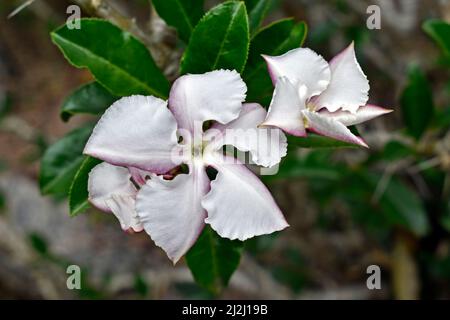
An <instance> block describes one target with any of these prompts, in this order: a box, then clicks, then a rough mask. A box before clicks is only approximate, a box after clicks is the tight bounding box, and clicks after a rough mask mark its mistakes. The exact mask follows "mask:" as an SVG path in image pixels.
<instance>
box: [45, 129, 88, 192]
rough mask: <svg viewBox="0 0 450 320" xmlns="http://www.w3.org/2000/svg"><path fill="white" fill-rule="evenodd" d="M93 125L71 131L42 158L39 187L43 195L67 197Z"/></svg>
mask: <svg viewBox="0 0 450 320" xmlns="http://www.w3.org/2000/svg"><path fill="white" fill-rule="evenodd" d="M92 128H93V125H92V124H89V125H87V126H84V127H81V128H78V129H76V130H74V131H71V132H70V133H69V134H67V135H66V136H64V137H63V138H62V139H60V140H59V141H57V142H56V143H55V144H53V145H51V146H50V147H49V148H48V149H47V150H46V151H45V154H44V155H43V156H42V160H41V170H40V175H39V186H40V188H41V192H42V193H43V194H57V195H67V194H68V192H69V189H70V185H71V184H72V180H73V178H74V177H75V174H76V173H77V171H78V168H79V167H80V165H81V162H82V161H83V155H82V152H83V149H84V146H85V144H86V142H87V140H88V138H89V136H90V135H91V132H92Z"/></svg>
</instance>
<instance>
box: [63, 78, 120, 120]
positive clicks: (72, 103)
mask: <svg viewBox="0 0 450 320" xmlns="http://www.w3.org/2000/svg"><path fill="white" fill-rule="evenodd" d="M117 99H119V97H117V96H114V95H112V94H111V93H110V92H109V91H108V90H106V89H105V88H104V87H102V86H101V85H100V84H99V83H98V82H91V83H88V84H85V85H83V86H81V87H80V88H78V89H77V90H75V91H74V92H73V93H72V94H71V95H69V96H68V97H67V98H66V100H65V101H64V103H63V105H62V107H61V113H60V114H61V119H63V121H68V120H69V119H70V118H71V117H72V116H73V115H75V114H77V113H88V114H94V115H100V114H102V113H103V111H105V110H106V109H107V108H108V107H109V106H111V104H112V103H113V102H114V101H116V100H117Z"/></svg>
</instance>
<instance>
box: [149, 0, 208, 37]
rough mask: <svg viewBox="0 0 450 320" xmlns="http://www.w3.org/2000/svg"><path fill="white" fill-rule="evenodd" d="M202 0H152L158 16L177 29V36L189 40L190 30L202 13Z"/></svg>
mask: <svg viewBox="0 0 450 320" xmlns="http://www.w3.org/2000/svg"><path fill="white" fill-rule="evenodd" d="M203 2H204V0H153V1H152V3H153V6H154V7H155V9H156V12H158V14H159V16H160V17H161V18H163V19H164V21H165V22H166V23H167V24H168V25H169V26H172V27H174V28H175V29H177V31H178V35H179V37H180V38H181V39H182V40H183V41H184V42H186V43H188V42H189V38H190V36H191V33H192V30H194V27H195V25H196V24H197V22H198V21H199V20H200V18H201V17H202V15H203Z"/></svg>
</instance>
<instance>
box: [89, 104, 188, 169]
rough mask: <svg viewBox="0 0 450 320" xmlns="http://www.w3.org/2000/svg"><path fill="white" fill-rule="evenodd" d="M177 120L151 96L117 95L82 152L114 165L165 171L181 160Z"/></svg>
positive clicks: (165, 105) (165, 106)
mask: <svg viewBox="0 0 450 320" xmlns="http://www.w3.org/2000/svg"><path fill="white" fill-rule="evenodd" d="M176 129H177V123H176V121H175V118H174V116H173V115H172V113H171V112H170V110H169V109H168V108H167V103H166V102H165V101H163V100H161V99H158V98H155V97H152V96H148V97H146V96H130V97H125V98H121V99H120V100H118V101H116V102H114V103H113V105H112V106H111V107H109V108H108V109H107V110H106V112H105V113H104V114H103V116H102V117H101V118H100V120H99V121H98V123H97V125H96V126H95V128H94V131H93V132H92V135H91V137H90V138H89V140H88V142H87V144H86V147H85V149H84V154H88V155H90V156H92V157H95V158H99V159H102V160H104V161H106V162H109V163H111V164H114V165H120V166H128V167H137V168H140V169H143V170H147V171H151V172H155V173H165V172H167V171H168V170H170V169H172V168H173V167H175V166H177V165H179V164H180V163H181V159H179V157H178V156H177V155H178V153H179V152H180V147H179V145H178V139H177V135H176Z"/></svg>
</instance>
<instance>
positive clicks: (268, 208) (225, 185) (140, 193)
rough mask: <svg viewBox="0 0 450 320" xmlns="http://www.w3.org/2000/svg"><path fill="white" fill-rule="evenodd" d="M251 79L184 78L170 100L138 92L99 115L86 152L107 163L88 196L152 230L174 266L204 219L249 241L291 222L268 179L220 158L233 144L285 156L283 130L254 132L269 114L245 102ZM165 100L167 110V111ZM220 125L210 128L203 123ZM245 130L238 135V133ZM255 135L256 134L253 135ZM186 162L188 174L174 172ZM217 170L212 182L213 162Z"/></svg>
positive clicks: (269, 160)
mask: <svg viewBox="0 0 450 320" xmlns="http://www.w3.org/2000/svg"><path fill="white" fill-rule="evenodd" d="M246 90H247V88H246V85H245V83H244V82H243V81H242V79H241V77H240V75H239V74H238V73H237V72H236V71H229V70H217V71H212V72H208V73H205V74H201V75H185V76H182V77H180V78H179V79H178V80H176V81H175V83H174V84H173V86H172V89H171V92H170V96H169V100H168V102H166V101H163V100H161V99H158V98H155V97H152V96H147V97H146V96H131V97H125V98H122V99H120V100H118V101H117V102H115V103H114V104H113V105H112V106H111V107H110V108H109V109H108V110H107V111H106V112H105V113H104V114H103V116H102V117H101V119H100V121H99V122H98V124H97V125H96V127H95V128H94V130H93V133H92V135H91V137H90V139H89V141H88V142H87V144H86V147H85V150H84V153H85V154H87V155H90V156H93V157H96V158H98V159H101V160H103V161H105V162H106V163H103V164H100V165H98V166H97V167H95V168H94V169H93V170H92V172H91V174H90V177H89V197H90V200H91V202H92V203H93V204H94V205H96V206H97V207H99V208H100V209H103V210H107V211H112V212H113V213H114V214H115V215H116V216H117V217H118V219H119V220H120V222H121V225H122V227H123V228H124V229H132V230H134V231H139V230H141V229H142V228H143V229H145V231H146V232H147V233H148V234H149V235H150V237H151V238H152V239H153V240H154V242H155V244H156V245H158V246H160V247H161V248H162V249H163V250H164V251H165V252H166V253H167V255H168V257H169V258H170V259H171V260H172V261H173V262H174V263H175V262H176V261H178V260H179V259H180V258H181V257H182V256H183V255H184V254H185V253H186V252H187V251H188V250H189V248H190V247H191V246H192V245H193V244H194V243H195V241H196V239H197V237H198V236H199V234H200V232H201V231H202V229H203V227H204V225H205V223H208V224H210V225H211V227H212V228H213V229H214V230H215V231H216V232H217V233H218V234H219V235H220V236H222V237H226V238H229V239H239V240H245V239H248V238H251V237H253V236H257V235H262V234H268V233H272V232H274V231H278V230H282V229H284V228H286V227H287V226H288V224H287V223H286V221H285V219H284V217H283V215H282V213H281V211H280V209H279V208H278V206H277V205H276V203H275V201H274V199H273V198H272V196H271V194H270V192H269V191H268V189H267V188H266V187H265V186H264V184H263V183H262V182H261V181H260V180H259V179H258V178H257V177H256V176H255V175H254V174H253V173H252V172H251V171H250V170H249V169H247V167H246V166H245V165H244V164H242V163H240V162H239V161H238V160H237V159H234V157H232V156H229V155H224V154H223V148H222V147H223V146H224V145H230V144H234V145H235V146H236V148H238V149H240V150H242V151H248V152H249V153H250V154H251V158H252V160H253V162H254V163H256V164H259V165H263V166H273V165H275V164H277V163H278V162H280V160H281V157H283V156H284V155H285V154H286V149H287V143H286V137H285V136H284V134H283V133H282V132H281V131H280V130H278V129H271V131H270V132H272V133H276V134H270V135H262V136H264V137H266V138H267V139H266V141H265V143H263V144H262V145H261V143H260V141H259V139H257V137H258V134H256V135H255V133H261V132H263V133H267V130H266V129H263V128H257V126H258V124H260V123H261V122H262V121H263V120H264V118H265V117H266V111H265V110H264V109H263V108H262V107H261V106H260V105H258V104H242V102H243V101H244V99H245V93H246ZM167 106H168V107H167ZM206 121H208V123H210V122H211V121H212V122H213V124H212V125H211V127H210V128H209V129H207V130H204V129H203V125H204V123H205V122H206ZM236 130H241V131H240V132H241V134H239V135H237V136H236V135H234V134H233V132H235V131H236ZM252 133H253V134H252ZM181 164H186V165H187V167H188V168H189V173H187V174H185V173H179V174H177V175H175V176H171V177H170V179H167V177H165V176H164V174H166V173H167V172H169V171H171V170H173V169H174V168H176V167H179V166H180V165H181ZM207 167H212V168H214V169H215V170H217V176H216V178H215V179H214V180H213V181H210V179H209V177H208V175H207V173H206V168H207Z"/></svg>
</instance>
